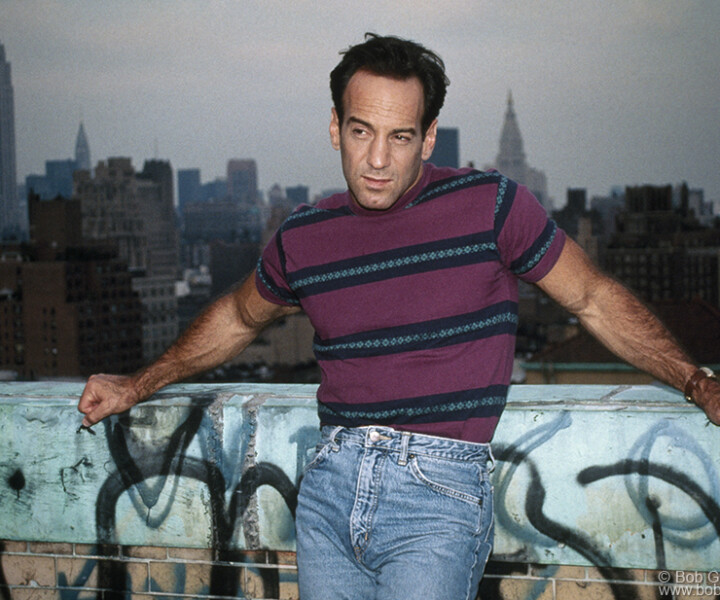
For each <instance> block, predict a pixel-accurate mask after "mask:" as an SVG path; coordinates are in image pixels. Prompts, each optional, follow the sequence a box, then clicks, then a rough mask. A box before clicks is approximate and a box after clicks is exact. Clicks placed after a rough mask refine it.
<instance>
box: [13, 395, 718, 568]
mask: <svg viewBox="0 0 720 600" xmlns="http://www.w3.org/2000/svg"><path fill="white" fill-rule="evenodd" d="M81 391H82V385H80V384H70V383H2V384H0V515H2V516H1V517H0V539H5V540H22V541H42V542H65V543H76V544H100V545H113V544H121V545H131V546H156V547H184V548H213V549H214V550H215V551H216V552H219V553H220V554H221V553H222V552H223V551H231V550H237V549H257V548H268V549H272V550H293V549H294V527H293V514H294V509H295V501H296V493H297V486H298V482H299V479H300V477H301V473H302V470H303V468H304V466H305V465H306V464H307V462H308V461H309V460H310V457H311V456H312V453H313V450H314V446H315V444H316V441H317V438H318V421H317V415H316V412H315V399H314V392H315V386H297V385H287V386H285V385H257V384H246V385H178V386H172V387H169V388H167V389H166V390H164V391H163V392H162V393H160V394H158V395H157V396H156V397H154V398H153V399H152V400H151V401H149V402H147V403H145V404H143V405H141V406H138V407H136V408H135V409H133V410H132V411H131V412H130V413H129V414H127V415H123V416H122V417H115V418H112V419H109V420H108V421H107V422H104V423H103V424H101V425H99V426H97V427H96V428H95V429H94V435H93V434H91V433H88V432H87V431H81V432H79V433H78V432H77V429H78V426H79V424H80V415H79V413H77V410H76V405H77V400H78V397H79V395H80V393H81ZM718 439H720V431H719V430H718V429H717V428H715V427H714V426H711V425H708V421H707V419H706V418H705V417H704V415H703V414H702V413H701V412H700V411H698V410H697V409H696V408H694V407H692V406H690V405H688V404H687V403H686V402H685V401H684V400H683V398H682V396H681V395H680V394H679V393H676V392H674V391H670V390H667V389H665V388H661V387H654V386H637V387H622V386H621V387H608V386H515V387H513V388H512V391H511V395H510V400H509V403H508V408H507V410H506V412H505V414H504V416H503V418H502V420H501V423H500V427H499V429H498V432H497V435H496V437H495V440H493V448H494V452H495V456H496V458H497V467H496V469H495V472H494V484H495V492H496V507H495V510H496V515H497V535H496V545H495V553H494V559H495V560H507V561H514V562H528V563H538V564H548V565H559V564H562V565H579V566H596V567H600V568H603V569H608V568H611V569H612V568H641V569H675V570H682V569H686V570H687V569H693V570H701V571H702V570H706V571H711V570H714V569H717V568H718V565H720V506H719V505H718V502H719V499H720V479H719V477H718V466H720V445H719V444H718Z"/></svg>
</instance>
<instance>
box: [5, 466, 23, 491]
mask: <svg viewBox="0 0 720 600" xmlns="http://www.w3.org/2000/svg"><path fill="white" fill-rule="evenodd" d="M8 485H9V486H10V489H11V490H15V492H17V497H18V498H20V492H21V491H22V489H23V488H24V487H25V475H23V472H22V471H21V470H20V469H16V470H15V472H14V473H13V474H12V475H10V477H9V478H8Z"/></svg>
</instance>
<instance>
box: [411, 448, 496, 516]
mask: <svg viewBox="0 0 720 600" xmlns="http://www.w3.org/2000/svg"><path fill="white" fill-rule="evenodd" d="M409 466H410V471H411V472H412V474H413V475H414V476H415V479H417V480H418V481H420V482H421V483H422V484H423V485H425V486H426V487H428V488H430V489H431V490H433V491H434V492H437V493H439V494H443V495H444V496H448V497H450V498H455V499H457V500H462V501H463V502H467V503H469V504H474V505H482V503H483V499H482V497H483V492H482V486H481V480H482V476H481V473H480V468H479V466H478V465H477V464H476V463H472V462H458V461H449V460H442V459H435V458H432V457H426V456H413V457H412V459H411V460H410V462H409Z"/></svg>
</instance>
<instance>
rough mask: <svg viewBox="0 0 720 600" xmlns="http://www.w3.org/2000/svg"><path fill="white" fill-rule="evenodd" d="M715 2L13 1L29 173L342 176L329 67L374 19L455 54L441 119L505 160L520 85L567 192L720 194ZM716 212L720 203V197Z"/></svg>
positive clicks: (1, 3)
mask: <svg viewBox="0 0 720 600" xmlns="http://www.w3.org/2000/svg"><path fill="white" fill-rule="evenodd" d="M719 26H720V1H718V0H604V1H602V2H598V1H597V0H572V1H569V0H544V1H539V0H538V1H532V0H523V1H520V0H459V1H450V0H446V1H443V2H439V1H437V0H395V1H393V2H375V1H373V0H365V1H363V2H362V3H361V2H337V1H324V0H309V1H307V2H306V1H302V0H284V1H280V0H262V1H260V0H258V1H250V0H235V1H232V2H230V1H226V2H220V1H210V0H202V1H201V0H142V1H140V0H122V1H119V0H112V1H110V0H62V1H61V0H57V1H51V0H0V44H3V45H4V47H5V53H6V56H7V59H8V60H9V61H10V63H11V65H12V82H13V88H14V95H15V135H16V145H17V166H18V181H24V178H25V176H26V175H28V174H31V173H43V172H44V169H45V161H46V160H59V159H66V158H72V157H73V156H74V148H75V138H76V135H77V131H78V126H79V123H80V122H81V121H82V122H83V123H84V127H85V131H86V133H87V136H88V140H89V143H90V151H91V155H92V161H93V163H94V164H95V163H97V161H99V160H105V159H107V158H108V157H112V156H125V157H130V158H132V160H133V164H134V165H135V167H136V168H137V169H138V170H140V169H142V164H143V162H144V161H145V160H146V159H150V158H160V159H164V160H169V161H170V162H171V164H172V166H173V168H174V169H185V168H199V169H200V170H201V178H202V181H203V182H206V181H211V180H213V179H215V178H217V177H223V176H224V175H225V169H226V164H227V160H228V159H230V158H254V159H255V160H256V161H257V164H258V178H259V185H260V188H261V189H262V190H265V191H266V190H267V189H269V188H270V187H271V186H272V185H273V184H276V183H277V184H279V185H280V186H282V187H287V186H294V185H298V184H303V185H307V186H309V187H310V191H311V194H312V195H314V194H316V193H320V191H321V190H323V189H328V188H338V187H344V181H343V178H342V172H341V169H340V158H339V156H338V154H337V153H336V152H335V151H334V150H333V149H332V148H331V146H330V143H329V136H328V124H329V120H330V108H331V101H330V94H329V89H328V75H329V72H330V71H331V70H332V68H333V67H334V66H335V64H336V63H337V62H338V60H339V54H338V53H339V52H340V51H341V50H343V49H345V48H347V47H348V46H349V45H352V44H355V43H358V42H361V41H362V40H363V34H364V33H365V32H366V31H373V32H376V33H380V34H388V35H398V36H401V37H406V38H410V39H414V40H416V41H418V42H420V43H422V44H424V45H426V46H428V47H429V48H431V49H433V50H435V51H436V52H437V53H438V54H439V55H440V56H441V57H442V58H443V59H444V61H445V63H446V67H447V72H448V76H449V78H450V81H451V84H450V87H449V89H448V96H447V99H446V102H445V106H444V108H443V110H442V112H441V113H440V121H439V124H440V126H445V127H457V128H459V130H460V159H461V161H462V162H463V163H467V162H469V161H472V162H473V163H474V164H475V165H476V166H479V167H482V166H484V165H487V164H489V163H492V162H493V161H494V159H495V156H496V155H497V152H498V142H499V138H500V132H501V128H502V123H503V117H504V114H505V111H506V108H507V98H508V93H509V92H510V91H512V96H513V99H514V104H515V110H516V113H517V117H518V122H519V125H520V131H521V133H522V136H523V141H524V147H525V153H526V156H527V160H528V163H529V164H530V166H532V167H534V168H536V169H540V170H542V171H544V172H545V174H546V176H547V179H548V186H549V192H550V195H551V196H552V197H553V198H554V202H555V205H556V206H558V207H559V206H562V205H563V204H564V203H565V198H566V190H567V188H578V187H583V188H586V189H587V190H588V196H595V195H606V194H607V193H608V192H609V190H610V189H611V188H612V187H613V186H617V185H619V186H626V185H638V184H645V183H650V184H655V185H664V184H668V183H669V184H677V183H680V182H683V181H686V182H687V183H688V185H689V186H690V187H691V188H703V189H704V190H705V198H706V200H717V201H719V202H720V36H718V35H717V30H718V27H719ZM718 206H719V207H720V204H719V205H718Z"/></svg>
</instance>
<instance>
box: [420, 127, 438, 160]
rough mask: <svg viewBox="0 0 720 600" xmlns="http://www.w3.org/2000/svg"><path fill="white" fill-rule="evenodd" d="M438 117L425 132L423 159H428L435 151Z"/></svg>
mask: <svg viewBox="0 0 720 600" xmlns="http://www.w3.org/2000/svg"><path fill="white" fill-rule="evenodd" d="M437 123H438V122H437V119H435V120H434V121H433V122H432V123H430V127H428V130H427V131H426V132H425V139H424V140H423V147H422V159H423V160H428V159H429V158H430V156H431V155H432V153H433V149H434V148H435V140H437Z"/></svg>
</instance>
